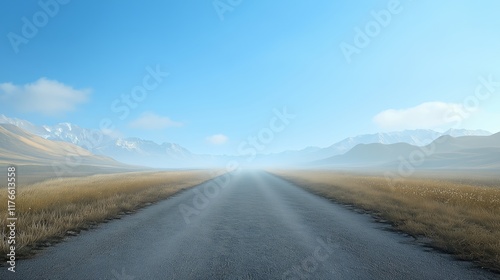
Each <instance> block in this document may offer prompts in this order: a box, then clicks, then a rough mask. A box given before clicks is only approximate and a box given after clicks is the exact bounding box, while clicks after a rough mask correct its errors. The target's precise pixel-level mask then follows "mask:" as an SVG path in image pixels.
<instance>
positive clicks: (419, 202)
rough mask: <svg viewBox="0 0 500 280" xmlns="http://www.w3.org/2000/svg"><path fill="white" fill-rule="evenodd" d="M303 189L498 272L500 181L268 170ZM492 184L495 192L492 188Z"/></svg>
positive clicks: (499, 253)
mask: <svg viewBox="0 0 500 280" xmlns="http://www.w3.org/2000/svg"><path fill="white" fill-rule="evenodd" d="M272 173H274V174H276V175H278V176H280V177H282V178H284V179H286V180H288V181H291V182H293V183H295V184H297V185H299V186H301V187H303V188H305V189H308V190H310V191H312V192H314V193H317V194H319V195H321V196H324V197H327V198H330V199H332V200H334V201H337V202H340V203H343V204H352V205H354V206H355V207H358V208H362V209H364V210H367V211H370V212H372V213H374V214H375V215H376V216H379V217H380V218H382V219H385V220H387V221H389V222H390V223H391V224H393V225H394V227H395V228H396V229H397V230H401V231H403V232H406V233H408V234H411V235H413V236H416V237H417V236H420V237H422V236H423V237H427V238H429V239H430V240H432V241H431V244H430V245H431V246H432V247H434V248H438V249H440V250H443V251H446V252H449V253H452V254H454V255H455V256H457V257H458V258H460V259H464V260H471V261H475V262H477V263H478V264H479V265H481V266H484V267H488V268H490V269H492V270H494V271H497V272H500V180H496V181H495V182H491V181H490V182H480V181H478V182H477V183H475V184H471V183H470V182H467V183H460V182H459V180H457V179H456V178H450V179H437V178H432V179H429V178H427V179H425V178H405V179H403V180H399V181H397V182H396V183H394V184H389V182H388V181H387V180H386V179H385V178H384V177H383V176H375V175H362V174H350V173H341V172H333V171H296V170H295V171H272ZM495 185H496V187H495Z"/></svg>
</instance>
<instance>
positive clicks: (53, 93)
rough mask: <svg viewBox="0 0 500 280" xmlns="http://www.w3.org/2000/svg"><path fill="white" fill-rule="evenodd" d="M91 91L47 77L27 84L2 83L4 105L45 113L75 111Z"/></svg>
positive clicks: (1, 91) (0, 97) (54, 113)
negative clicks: (78, 88) (75, 87)
mask: <svg viewBox="0 0 500 280" xmlns="http://www.w3.org/2000/svg"><path fill="white" fill-rule="evenodd" d="M90 92H91V91H90V90H89V89H82V90H77V89H74V88H72V87H70V86H67V85H65V84H63V83H60V82H58V81H55V80H49V79H46V78H40V79H39V80H37V81H36V82H34V83H31V84H25V85H14V84H12V83H2V84H0V100H1V101H2V102H1V104H2V105H4V106H9V107H13V108H15V109H17V110H19V111H22V112H28V113H41V114H43V115H59V114H62V113H66V112H69V111H73V110H75V108H76V106H77V105H78V104H81V103H84V102H86V101H87V100H88V96H89V95H90Z"/></svg>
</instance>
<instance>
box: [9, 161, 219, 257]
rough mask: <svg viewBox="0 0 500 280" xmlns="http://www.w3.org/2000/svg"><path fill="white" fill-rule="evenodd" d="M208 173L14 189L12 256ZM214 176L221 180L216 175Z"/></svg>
mask: <svg viewBox="0 0 500 280" xmlns="http://www.w3.org/2000/svg"><path fill="white" fill-rule="evenodd" d="M214 174H217V173H213V172H209V171H201V170H200V171H167V172H134V173H121V174H106V175H94V176H88V177H79V178H65V179H53V180H48V181H44V182H40V183H35V184H32V185H29V186H24V187H23V186H21V187H18V188H17V195H16V200H15V203H16V216H17V217H18V220H17V223H16V231H17V234H16V250H17V251H16V254H17V255H18V257H19V256H20V255H21V256H26V255H29V254H30V253H31V252H32V250H33V249H34V248H35V247H36V246H37V245H38V244H40V243H41V242H45V241H47V240H57V239H60V238H61V237H64V235H65V234H66V233H67V231H69V230H76V231H78V230H79V229H83V228H88V227H89V226H90V225H93V224H96V223H99V222H102V221H104V220H106V219H108V218H112V217H116V216H117V215H118V214H120V213H122V212H126V211H131V210H134V209H137V208H139V207H141V206H143V205H144V204H146V203H149V202H155V201H158V200H160V199H163V198H166V197H168V196H170V195H172V194H174V193H176V192H179V191H180V190H183V189H186V188H189V187H192V186H195V185H198V184H200V183H202V182H204V181H207V180H209V179H211V178H213V177H214ZM218 174H221V173H220V172H219V173H218ZM2 189H4V190H5V191H3V192H1V193H0V205H3V206H4V207H1V208H0V226H1V228H2V231H1V232H0V237H1V239H2V241H3V242H1V244H0V253H1V255H2V256H4V258H5V256H6V254H7V249H8V247H7V242H6V238H7V236H6V234H7V230H8V228H6V225H7V191H6V188H2Z"/></svg>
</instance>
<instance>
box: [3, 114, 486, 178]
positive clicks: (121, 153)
mask: <svg viewBox="0 0 500 280" xmlns="http://www.w3.org/2000/svg"><path fill="white" fill-rule="evenodd" d="M2 123H3V124H11V125H14V126H17V127H19V128H21V129H23V130H25V131H26V132H29V133H32V134H34V135H37V136H39V137H41V138H43V139H46V140H52V141H60V142H66V143H71V144H74V145H76V146H79V147H81V148H83V149H86V150H88V151H90V152H91V153H93V154H95V155H98V156H106V157H111V158H113V159H115V160H117V161H119V162H123V163H126V164H131V165H142V166H150V167H164V168H184V167H186V168H187V167H201V166H221V165H225V164H226V163H227V162H228V161H230V160H236V161H239V162H241V163H243V164H245V163H247V158H246V157H243V156H241V155H199V154H193V153H191V152H190V151H189V150H188V149H186V148H184V147H182V146H181V145H179V144H175V143H161V144H158V143H155V142H153V141H150V140H145V139H140V138H122V137H115V136H113V135H110V134H105V133H102V132H101V131H100V130H92V129H87V128H82V127H79V126H77V125H74V124H71V123H59V124H56V125H53V126H47V125H43V126H37V125H34V124H32V123H30V122H28V121H26V120H21V119H17V118H9V117H6V116H4V115H1V114H0V124H2ZM489 135H491V133H490V132H488V131H484V130H465V129H453V130H448V131H446V132H443V133H441V132H436V131H433V130H423V129H421V130H406V131H400V132H389V133H376V134H365V135H360V136H356V137H349V138H346V139H344V140H342V141H340V142H337V143H334V144H332V145H331V146H329V147H325V148H320V147H308V148H305V149H302V150H298V151H285V152H281V153H274V154H265V155H264V154H259V155H257V156H256V158H255V159H254V160H253V161H252V164H255V165H275V164H283V163H286V164H288V165H297V164H302V163H307V162H320V161H321V160H326V161H328V160H331V158H332V157H335V156H338V155H342V154H344V153H346V152H348V151H350V150H351V149H353V148H354V147H357V146H358V145H360V144H380V145H391V144H397V143H406V144H408V145H409V146H410V147H414V146H425V145H429V144H430V143H432V142H433V141H434V140H436V139H438V138H440V137H443V136H450V137H461V136H489ZM401 145H402V144H401ZM361 147H363V146H361ZM361 147H360V148H359V149H362V148H361ZM381 147H382V146H381ZM384 149H385V148H384ZM382 150H383V149H382ZM379 152H380V151H379ZM386 156H387V155H386ZM326 161H325V162H326ZM333 161H335V160H333Z"/></svg>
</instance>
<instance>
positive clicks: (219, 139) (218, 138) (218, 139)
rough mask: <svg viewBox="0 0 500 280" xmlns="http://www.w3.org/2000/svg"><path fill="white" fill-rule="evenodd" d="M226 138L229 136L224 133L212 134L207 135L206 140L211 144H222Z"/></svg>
mask: <svg viewBox="0 0 500 280" xmlns="http://www.w3.org/2000/svg"><path fill="white" fill-rule="evenodd" d="M228 140H229V138H228V137H227V136H226V135H224V134H214V135H211V136H208V137H207V141H208V142H209V143H210V144H213V145H223V144H225V143H226V142H227V141H228Z"/></svg>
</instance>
